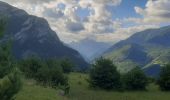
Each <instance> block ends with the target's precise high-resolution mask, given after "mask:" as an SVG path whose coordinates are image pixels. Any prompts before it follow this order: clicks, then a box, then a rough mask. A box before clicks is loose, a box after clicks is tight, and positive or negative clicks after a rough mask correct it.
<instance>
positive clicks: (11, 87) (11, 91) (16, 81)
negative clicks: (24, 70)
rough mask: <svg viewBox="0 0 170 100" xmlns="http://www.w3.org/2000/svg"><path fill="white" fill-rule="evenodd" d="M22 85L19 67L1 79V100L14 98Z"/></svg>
mask: <svg viewBox="0 0 170 100" xmlns="http://www.w3.org/2000/svg"><path fill="white" fill-rule="evenodd" d="M21 87H22V82H21V78H20V73H19V71H18V69H14V71H13V72H11V73H10V74H8V75H7V76H5V77H4V78H3V79H1V80H0V98H1V100H13V99H14V96H15V94H17V93H18V92H19V90H20V89H21Z"/></svg>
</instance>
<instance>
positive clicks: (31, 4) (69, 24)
mask: <svg viewBox="0 0 170 100" xmlns="http://www.w3.org/2000/svg"><path fill="white" fill-rule="evenodd" d="M1 1H4V2H7V3H9V4H11V5H13V6H16V7H18V8H20V9H24V10H25V11H27V12H28V13H29V14H31V15H35V16H39V17H43V18H45V19H47V21H48V22H49V24H50V26H51V28H52V29H53V30H54V31H56V33H57V35H58V36H59V38H60V39H61V40H62V41H63V42H65V43H69V42H72V41H80V40H82V39H86V38H91V39H93V40H96V41H100V42H111V43H115V42H118V41H120V40H123V39H126V38H128V37H129V36H131V35H133V34H134V33H136V32H139V31H142V30H145V29H148V28H159V27H161V26H166V25H170V11H169V9H170V6H169V5H170V0H1Z"/></svg>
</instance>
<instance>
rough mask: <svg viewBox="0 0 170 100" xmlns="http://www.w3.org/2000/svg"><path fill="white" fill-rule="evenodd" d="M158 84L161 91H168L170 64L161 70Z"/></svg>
mask: <svg viewBox="0 0 170 100" xmlns="http://www.w3.org/2000/svg"><path fill="white" fill-rule="evenodd" d="M158 84H159V86H160V88H161V90H163V91H170V64H168V65H166V66H165V67H163V68H162V69H161V72H160V77H159V79H158Z"/></svg>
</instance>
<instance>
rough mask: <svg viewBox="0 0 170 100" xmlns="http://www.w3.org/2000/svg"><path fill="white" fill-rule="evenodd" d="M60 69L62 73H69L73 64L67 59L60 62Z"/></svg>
mask: <svg viewBox="0 0 170 100" xmlns="http://www.w3.org/2000/svg"><path fill="white" fill-rule="evenodd" d="M61 67H62V68H63V72H64V73H70V72H71V71H72V70H73V67H74V65H73V63H72V62H71V61H70V60H69V59H67V58H66V59H63V60H61Z"/></svg>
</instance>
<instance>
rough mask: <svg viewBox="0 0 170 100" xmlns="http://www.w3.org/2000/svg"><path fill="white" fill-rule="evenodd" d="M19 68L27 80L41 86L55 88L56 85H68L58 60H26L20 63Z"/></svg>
mask: <svg viewBox="0 0 170 100" xmlns="http://www.w3.org/2000/svg"><path fill="white" fill-rule="evenodd" d="M20 68H21V70H22V72H23V73H24V74H25V76H26V77H27V78H33V79H35V80H36V81H37V82H38V83H40V84H41V85H44V86H46V85H48V86H50V87H53V88H56V87H57V86H58V85H65V84H68V79H67V77H66V75H65V74H64V73H63V69H62V67H61V65H60V61H58V60H55V59H50V60H42V59H40V58H38V57H33V58H28V59H25V60H23V61H21V62H20Z"/></svg>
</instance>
